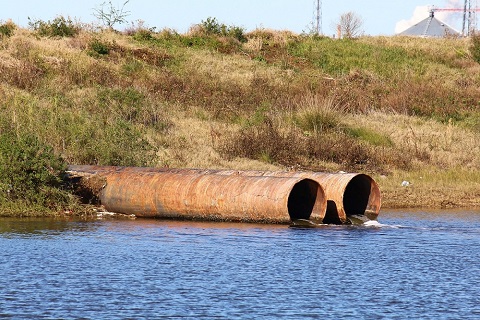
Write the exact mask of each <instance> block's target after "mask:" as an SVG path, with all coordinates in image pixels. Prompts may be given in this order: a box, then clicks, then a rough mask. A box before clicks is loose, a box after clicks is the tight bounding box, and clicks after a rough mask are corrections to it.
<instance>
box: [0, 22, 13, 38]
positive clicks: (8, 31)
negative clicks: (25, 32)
mask: <svg viewBox="0 0 480 320" xmlns="http://www.w3.org/2000/svg"><path fill="white" fill-rule="evenodd" d="M16 28H17V26H16V25H15V24H14V23H13V22H12V21H7V22H5V23H3V24H1V25H0V39H1V38H3V37H6V38H9V37H11V36H12V35H13V32H14V31H15V29H16Z"/></svg>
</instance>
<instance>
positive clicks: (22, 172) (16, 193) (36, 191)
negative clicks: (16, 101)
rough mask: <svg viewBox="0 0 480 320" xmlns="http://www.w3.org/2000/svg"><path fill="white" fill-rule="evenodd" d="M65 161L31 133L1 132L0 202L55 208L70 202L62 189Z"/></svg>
mask: <svg viewBox="0 0 480 320" xmlns="http://www.w3.org/2000/svg"><path fill="white" fill-rule="evenodd" d="M65 169H66V164H65V163H64V161H63V160H62V159H61V158H60V157H58V156H56V155H55V154H54V152H53V149H52V148H51V147H50V146H48V145H45V144H43V143H41V142H40V141H39V140H38V138H37V137H35V136H32V135H30V134H21V135H18V136H17V135H16V134H14V133H10V132H9V133H3V134H1V135H0V201H1V202H2V203H4V202H5V201H13V202H20V203H25V204H27V205H33V206H40V207H43V208H46V209H48V210H52V209H56V208H58V207H61V206H62V205H66V204H68V202H69V194H68V193H67V192H66V191H64V190H63V189H62V176H63V174H64V171H65Z"/></svg>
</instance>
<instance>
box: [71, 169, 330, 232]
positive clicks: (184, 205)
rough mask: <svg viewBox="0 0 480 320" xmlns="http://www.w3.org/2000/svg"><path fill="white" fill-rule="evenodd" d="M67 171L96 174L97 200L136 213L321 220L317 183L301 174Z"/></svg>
mask: <svg viewBox="0 0 480 320" xmlns="http://www.w3.org/2000/svg"><path fill="white" fill-rule="evenodd" d="M68 171H69V174H71V175H77V176H82V175H84V176H87V177H88V176H89V175H90V176H92V175H93V176H100V177H103V178H105V179H106V184H105V186H104V187H103V189H102V190H101V191H100V192H99V195H98V196H99V198H100V201H101V203H102V205H104V206H105V208H106V209H107V210H109V211H112V212H120V213H127V214H135V215H137V216H140V217H165V218H184V219H203V220H223V221H225V220H229V221H249V222H272V223H287V222H289V221H291V220H295V219H311V220H314V221H318V222H321V221H323V219H324V217H325V212H326V205H327V203H326V198H325V194H324V191H323V189H322V187H321V186H320V185H319V184H318V182H316V181H314V180H313V179H309V178H303V177H283V176H266V175H265V176H260V175H238V174H220V171H216V172H215V171H208V170H197V169H162V168H158V169H157V168H133V167H105V166H69V168H68Z"/></svg>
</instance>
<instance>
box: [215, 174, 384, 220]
mask: <svg viewBox="0 0 480 320" xmlns="http://www.w3.org/2000/svg"><path fill="white" fill-rule="evenodd" d="M216 172H217V174H226V175H254V176H255V175H258V176H275V177H296V178H307V179H312V180H315V181H317V182H318V183H319V184H320V185H321V186H322V188H323V189H324V191H325V196H326V198H327V210H326V214H325V218H324V220H323V222H324V223H340V224H341V223H346V222H348V220H349V218H348V217H349V216H363V215H364V216H366V217H367V218H369V219H371V220H376V219H377V217H378V214H379V212H380V207H381V194H380V188H379V187H378V184H377V183H376V182H375V180H373V179H372V178H371V177H370V176H368V175H366V174H359V173H323V172H310V171H235V170H217V171H216Z"/></svg>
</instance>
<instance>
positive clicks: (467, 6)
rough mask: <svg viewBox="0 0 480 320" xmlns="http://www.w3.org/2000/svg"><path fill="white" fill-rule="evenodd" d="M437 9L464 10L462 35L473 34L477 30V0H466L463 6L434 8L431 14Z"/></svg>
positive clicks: (478, 9)
mask: <svg viewBox="0 0 480 320" xmlns="http://www.w3.org/2000/svg"><path fill="white" fill-rule="evenodd" d="M437 11H449V12H462V13H463V21H462V35H464V36H471V35H472V34H473V33H475V31H476V30H477V12H478V11H480V8H478V6H477V0H465V1H464V3H463V8H432V9H431V16H433V14H434V13H435V12H437Z"/></svg>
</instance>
